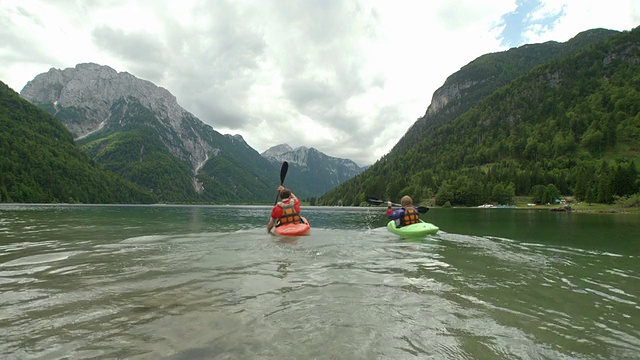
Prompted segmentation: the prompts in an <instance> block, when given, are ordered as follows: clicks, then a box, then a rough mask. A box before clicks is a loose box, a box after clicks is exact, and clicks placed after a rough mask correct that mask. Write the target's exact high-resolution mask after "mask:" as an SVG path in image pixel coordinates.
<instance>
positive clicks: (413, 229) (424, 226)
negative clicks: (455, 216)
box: [387, 220, 440, 237]
mask: <svg viewBox="0 0 640 360" xmlns="http://www.w3.org/2000/svg"><path fill="white" fill-rule="evenodd" d="M387 229H388V230H389V231H390V232H392V233H394V234H396V235H400V236H403V237H420V236H426V235H434V234H435V233H437V232H438V230H440V229H439V228H438V227H437V226H435V225H433V224H430V223H428V222H424V221H422V220H420V222H419V223H418V224H411V225H407V226H402V227H396V222H395V221H393V220H391V221H389V223H388V224H387Z"/></svg>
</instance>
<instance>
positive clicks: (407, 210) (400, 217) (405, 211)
mask: <svg viewBox="0 0 640 360" xmlns="http://www.w3.org/2000/svg"><path fill="white" fill-rule="evenodd" d="M400 205H402V207H401V208H400V209H397V210H393V208H392V207H391V206H392V203H391V201H389V202H387V217H388V218H389V219H391V220H394V221H395V223H396V227H401V226H404V225H411V224H416V223H419V222H420V214H419V213H418V210H416V209H415V208H414V207H413V200H412V199H411V197H409V196H408V195H405V196H403V197H402V199H401V200H400Z"/></svg>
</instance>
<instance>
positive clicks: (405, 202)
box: [400, 195, 413, 207]
mask: <svg viewBox="0 0 640 360" xmlns="http://www.w3.org/2000/svg"><path fill="white" fill-rule="evenodd" d="M400 205H402V207H407V206H413V200H411V197H409V195H405V196H403V197H402V199H401V200H400Z"/></svg>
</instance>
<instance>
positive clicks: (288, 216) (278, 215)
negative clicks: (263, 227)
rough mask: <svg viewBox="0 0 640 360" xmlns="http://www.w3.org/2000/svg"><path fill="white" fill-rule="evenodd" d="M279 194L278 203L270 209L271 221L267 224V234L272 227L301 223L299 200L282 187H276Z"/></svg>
mask: <svg viewBox="0 0 640 360" xmlns="http://www.w3.org/2000/svg"><path fill="white" fill-rule="evenodd" d="M278 193H280V201H279V202H278V203H277V204H275V205H274V206H273V209H271V219H270V220H269V224H267V232H271V229H272V228H273V226H274V225H275V226H280V225H284V224H299V223H301V222H302V219H301V218H300V200H298V198H297V197H296V196H295V195H294V194H293V192H291V190H289V189H287V188H285V187H284V186H282V185H280V186H278Z"/></svg>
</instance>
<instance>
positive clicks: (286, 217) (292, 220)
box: [276, 199, 302, 226]
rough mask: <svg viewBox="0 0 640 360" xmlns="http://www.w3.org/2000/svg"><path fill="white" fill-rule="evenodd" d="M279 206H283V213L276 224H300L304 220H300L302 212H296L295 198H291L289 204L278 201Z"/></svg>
mask: <svg viewBox="0 0 640 360" xmlns="http://www.w3.org/2000/svg"><path fill="white" fill-rule="evenodd" d="M278 206H280V207H281V208H282V215H280V218H279V219H278V223H277V224H276V226H280V225H285V224H299V223H301V222H302V221H301V220H300V214H298V213H297V212H296V209H295V207H294V206H295V199H289V203H288V204H285V203H283V202H282V201H281V202H279V203H278Z"/></svg>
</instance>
